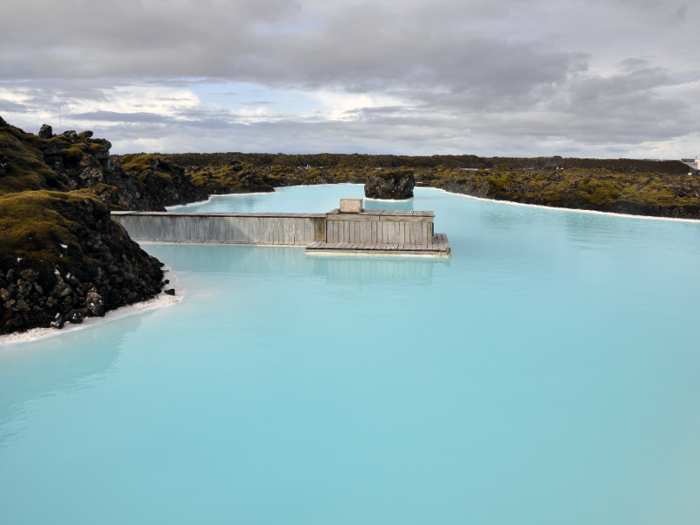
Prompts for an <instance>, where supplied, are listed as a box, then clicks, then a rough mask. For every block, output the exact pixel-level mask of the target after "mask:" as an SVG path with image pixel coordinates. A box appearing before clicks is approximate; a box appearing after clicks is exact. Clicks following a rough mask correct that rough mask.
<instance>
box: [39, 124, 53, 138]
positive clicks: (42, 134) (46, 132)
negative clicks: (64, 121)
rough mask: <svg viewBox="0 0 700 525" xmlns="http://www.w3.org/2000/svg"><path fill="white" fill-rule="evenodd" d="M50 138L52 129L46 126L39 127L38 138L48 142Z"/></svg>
mask: <svg viewBox="0 0 700 525" xmlns="http://www.w3.org/2000/svg"><path fill="white" fill-rule="evenodd" d="M51 137H53V128H52V127H51V126H49V125H48V124H44V125H43V126H41V129H40V130H39V138H41V139H46V140H48V139H50V138H51Z"/></svg>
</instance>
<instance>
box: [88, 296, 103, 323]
mask: <svg viewBox="0 0 700 525" xmlns="http://www.w3.org/2000/svg"><path fill="white" fill-rule="evenodd" d="M85 305H86V306H87V309H88V311H89V312H90V313H91V314H92V315H94V316H97V317H103V316H104V314H105V302H104V299H102V296H101V295H100V294H98V293H97V292H88V294H87V297H86V298H85Z"/></svg>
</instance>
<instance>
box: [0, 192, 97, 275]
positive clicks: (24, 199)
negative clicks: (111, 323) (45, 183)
mask: <svg viewBox="0 0 700 525" xmlns="http://www.w3.org/2000/svg"><path fill="white" fill-rule="evenodd" d="M107 221H110V222H111V220H110V217H109V209H108V208H107V207H106V206H105V205H104V204H102V202H100V201H99V200H97V199H96V198H95V197H94V196H92V195H90V192H88V191H85V190H79V191H73V192H65V193H64V192H55V191H45V190H38V191H27V192H22V193H16V194H10V195H5V196H2V197H0V260H3V261H5V262H6V263H8V262H9V263H11V262H12V261H11V260H10V259H21V260H22V261H23V264H22V266H27V267H31V268H33V269H35V270H37V271H39V270H41V271H48V272H49V273H52V272H53V271H54V270H55V269H56V268H58V269H60V270H68V269H73V271H74V272H75V271H76V268H82V269H83V270H90V269H91V268H94V267H95V266H96V265H97V264H98V261H97V260H94V259H91V258H90V256H89V255H86V254H85V253H83V252H82V251H81V250H80V249H79V248H78V247H79V245H80V243H81V241H82V240H83V239H84V237H85V235H86V234H87V228H97V229H103V228H105V227H106V226H107ZM100 222H101V224H99V223H100ZM77 256H79V258H76V257H77ZM22 261H21V262H22Z"/></svg>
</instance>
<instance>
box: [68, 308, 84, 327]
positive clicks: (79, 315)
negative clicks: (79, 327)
mask: <svg viewBox="0 0 700 525" xmlns="http://www.w3.org/2000/svg"><path fill="white" fill-rule="evenodd" d="M86 315H87V309H86V308H76V309H75V310H71V312H70V313H69V314H68V320H69V321H70V322H71V323H73V324H80V323H82V322H83V319H85V316H86Z"/></svg>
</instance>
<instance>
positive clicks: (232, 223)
mask: <svg viewBox="0 0 700 525" xmlns="http://www.w3.org/2000/svg"><path fill="white" fill-rule="evenodd" d="M111 215H112V220H114V221H115V222H118V223H119V224H121V225H122V226H123V227H124V228H125V229H126V231H127V232H128V233H129V236H130V237H131V238H132V239H133V240H135V241H137V242H149V241H150V242H183V243H213V244H261V245H288V246H308V245H309V244H311V243H313V242H316V241H325V240H326V214H325V213H177V212H135V211H123V212H118V211H113V212H112V214H111Z"/></svg>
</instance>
